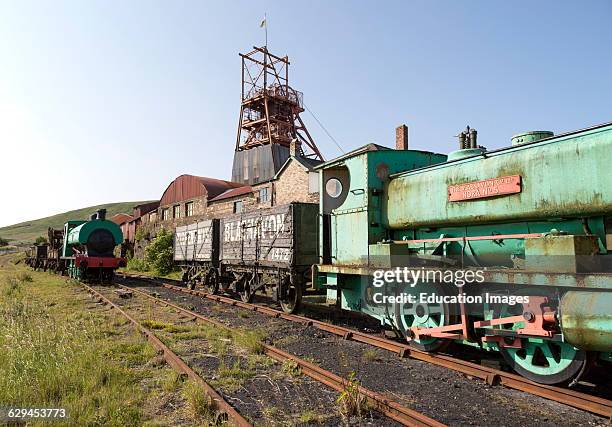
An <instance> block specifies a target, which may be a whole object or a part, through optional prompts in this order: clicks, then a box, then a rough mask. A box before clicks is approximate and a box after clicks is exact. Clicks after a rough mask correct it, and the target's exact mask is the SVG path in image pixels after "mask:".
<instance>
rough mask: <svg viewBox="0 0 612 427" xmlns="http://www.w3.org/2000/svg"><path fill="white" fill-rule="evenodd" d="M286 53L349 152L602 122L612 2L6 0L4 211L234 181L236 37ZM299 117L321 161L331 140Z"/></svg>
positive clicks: (2, 5) (8, 217)
mask: <svg viewBox="0 0 612 427" xmlns="http://www.w3.org/2000/svg"><path fill="white" fill-rule="evenodd" d="M264 12H267V15H268V24H269V48H270V49H271V50H272V51H273V52H275V53H277V54H281V55H284V54H287V55H289V57H290V60H291V66H292V82H291V83H292V85H293V86H294V87H295V88H296V89H298V90H301V91H303V92H304V102H305V104H306V105H307V106H308V107H309V108H310V109H311V110H312V111H313V112H314V113H315V114H316V115H317V117H318V118H319V119H320V120H321V121H322V122H323V124H324V125H325V126H326V127H327V128H328V129H329V131H330V132H331V133H332V135H333V136H334V137H335V138H336V139H337V140H338V141H339V142H340V144H341V145H342V146H343V148H344V149H345V150H347V151H348V150H350V149H352V148H355V147H357V146H360V145H362V144H364V143H368V142H377V143H380V144H384V145H392V144H393V143H394V128H395V126H396V125H398V124H400V123H406V124H408V126H409V128H410V144H411V147H412V148H416V149H424V150H433V151H441V152H448V151H451V150H452V149H454V148H455V146H456V139H455V138H453V135H455V134H457V132H458V131H460V130H461V129H463V128H464V127H465V126H466V125H467V124H469V125H471V126H473V127H475V128H476V129H478V131H479V142H480V143H481V144H482V145H485V146H487V147H489V148H497V147H501V146H504V145H508V144H509V139H510V137H511V136H512V135H513V134H515V133H519V132H521V131H525V130H532V129H544V130H552V131H555V132H562V131H568V130H573V129H577V128H582V127H586V126H589V125H593V124H597V123H602V122H607V121H612V111H611V106H612V78H611V76H612V54H611V53H612V50H611V49H612V25H611V22H612V21H611V19H612V2H611V1H584V2H569V1H568V2H564V1H538V2H532V1H522V2H502V1H481V2H477V1H444V2H443V1H439V2H436V1H431V2H425V1H422V2H414V1H403V2H365V1H353V2H340V1H333V2H329V1H316V2H310V1H308V2H286V1H283V2H265V1H261V2H246V1H245V2H221V1H216V2H204V1H178V2H170V1H165V2H156V1H121V2H120V1H89V0H88V1H80V0H79V1H71V2H66V1H43V0H40V1H36V2H30V1H17V0H15V1H1V2H0V61H1V63H0V141H1V144H2V157H1V159H2V161H1V168H0V179H1V182H2V184H1V185H2V187H1V189H0V192H1V193H0V196H1V198H2V209H0V225H8V224H11V223H15V222H18V221H23V220H28V219H34V218H37V217H40V216H46V215H49V214H53V213H57V212H62V211H65V210H68V209H73V208H80V207H83V206H87V205H93V204H98V203H105V202H115V201H128V200H143V199H155V198H159V197H160V196H161V193H162V191H163V190H164V189H165V187H166V185H167V184H168V183H169V182H170V181H171V180H172V179H173V178H175V177H176V176H178V175H180V174H182V173H191V174H196V175H204V176H212V177H218V178H224V179H229V178H230V175H231V162H232V155H233V147H234V143H235V137H236V125H237V121H238V113H239V95H240V60H239V57H238V52H244V51H247V50H248V49H250V48H251V47H252V46H253V45H254V44H257V45H259V44H262V43H263V38H264V34H263V30H262V29H260V28H259V22H260V20H261V18H262V16H263V14H264ZM303 117H304V120H305V121H306V123H307V125H308V126H309V128H310V130H311V132H312V134H313V135H314V137H315V139H316V141H317V143H318V145H319V147H320V148H321V150H322V151H323V153H324V155H325V156H326V158H332V157H335V156H337V155H338V154H340V152H339V150H338V149H337V148H336V147H335V145H334V144H333V142H332V141H331V140H330V139H329V138H328V137H327V136H326V135H325V133H324V132H323V131H322V130H321V129H320V128H319V126H318V125H317V124H316V122H315V121H314V119H313V118H312V117H311V116H310V115H309V114H308V113H305V114H304V116H303Z"/></svg>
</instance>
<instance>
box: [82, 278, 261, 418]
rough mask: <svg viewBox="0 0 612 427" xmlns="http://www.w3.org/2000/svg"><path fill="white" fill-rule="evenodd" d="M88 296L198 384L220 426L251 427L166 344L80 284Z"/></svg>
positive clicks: (93, 291) (98, 294)
mask: <svg viewBox="0 0 612 427" xmlns="http://www.w3.org/2000/svg"><path fill="white" fill-rule="evenodd" d="M81 286H83V287H84V288H85V289H86V290H87V291H88V292H89V293H90V294H92V295H93V296H94V297H96V298H97V299H98V300H99V301H101V302H102V303H104V304H106V305H108V306H110V307H112V308H113V309H114V310H117V312H118V313H120V314H122V315H123V316H124V317H125V318H126V319H128V320H129V321H130V322H131V323H132V324H133V325H134V326H135V327H136V328H138V330H140V331H141V332H142V333H143V334H144V335H145V336H146V337H147V340H148V341H149V342H150V343H151V344H152V345H153V346H154V347H156V348H157V349H158V350H160V351H162V352H163V356H164V359H165V360H166V361H167V362H168V364H169V365H170V366H172V367H173V368H174V369H175V370H176V371H177V372H178V373H179V374H183V375H186V376H187V377H188V378H190V379H191V380H193V381H195V382H196V383H197V384H199V385H200V386H201V387H202V388H203V389H204V392H205V393H206V394H207V395H208V396H209V397H210V398H211V399H212V402H214V403H213V406H214V408H215V409H216V410H217V416H216V421H217V423H218V424H221V423H222V422H224V421H229V422H230V423H231V424H233V425H235V426H236V427H248V426H250V425H251V423H249V421H247V420H246V419H245V418H244V417H243V416H242V415H240V414H239V413H238V411H236V410H235V409H234V408H233V407H232V406H231V405H230V404H229V403H227V402H226V401H225V399H223V397H222V396H221V395H220V394H219V393H217V392H216V391H215V389H213V388H212V387H211V386H210V385H209V384H208V383H207V382H206V381H204V379H203V378H202V377H200V376H199V375H198V374H197V373H196V372H195V371H194V370H193V369H191V368H190V367H189V365H187V363H185V362H184V361H183V359H181V358H180V357H179V356H178V355H177V354H176V353H174V352H173V351H172V350H170V348H168V346H167V345H166V344H164V343H163V342H162V341H161V340H160V339H159V338H157V336H156V335H155V334H154V333H153V332H152V331H151V330H149V329H147V328H145V327H144V326H143V325H142V324H141V323H140V322H138V321H137V320H136V319H134V318H133V317H132V316H130V315H129V314H128V313H126V312H125V311H124V310H123V309H121V307H119V306H118V305H117V304H115V303H113V302H112V301H111V300H109V299H108V298H106V297H105V296H104V295H102V294H101V293H100V292H98V291H96V290H95V289H93V288H92V287H90V286H88V285H86V284H84V283H81Z"/></svg>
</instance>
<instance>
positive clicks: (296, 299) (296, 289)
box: [279, 283, 302, 314]
mask: <svg viewBox="0 0 612 427" xmlns="http://www.w3.org/2000/svg"><path fill="white" fill-rule="evenodd" d="M279 303H280V306H281V308H282V309H283V311H284V312H285V313H289V314H291V313H294V312H295V311H296V310H297V309H298V308H299V307H300V304H301V303H302V287H301V286H300V285H294V284H293V283H289V288H288V289H287V298H286V299H285V298H281V299H280V300H279Z"/></svg>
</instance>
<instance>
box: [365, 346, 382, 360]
mask: <svg viewBox="0 0 612 427" xmlns="http://www.w3.org/2000/svg"><path fill="white" fill-rule="evenodd" d="M361 358H362V359H363V360H365V361H366V362H379V361H381V360H382V357H381V355H380V353H379V351H378V350H376V349H374V348H368V349H365V350H364V351H363V353H361Z"/></svg>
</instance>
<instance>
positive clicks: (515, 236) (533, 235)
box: [393, 233, 544, 245]
mask: <svg viewBox="0 0 612 427" xmlns="http://www.w3.org/2000/svg"><path fill="white" fill-rule="evenodd" d="M543 235H544V234H543V233H525V234H496V235H494V236H463V237H439V238H434V239H417V240H393V243H397V244H403V245H406V244H413V243H414V244H416V243H436V242H464V241H474V240H504V239H534V238H538V237H542V236H543Z"/></svg>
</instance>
